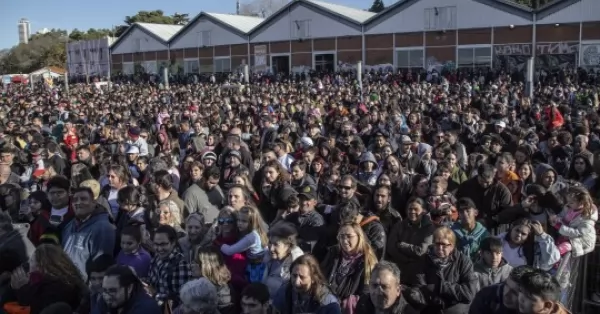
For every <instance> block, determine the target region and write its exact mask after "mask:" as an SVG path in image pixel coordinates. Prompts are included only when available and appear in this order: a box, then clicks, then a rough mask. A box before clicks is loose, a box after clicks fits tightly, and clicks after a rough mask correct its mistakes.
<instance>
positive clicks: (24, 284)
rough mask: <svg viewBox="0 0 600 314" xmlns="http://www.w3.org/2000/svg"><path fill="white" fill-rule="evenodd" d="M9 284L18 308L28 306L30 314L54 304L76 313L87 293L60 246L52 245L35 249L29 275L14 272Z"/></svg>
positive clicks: (79, 274) (75, 269) (79, 275)
mask: <svg viewBox="0 0 600 314" xmlns="http://www.w3.org/2000/svg"><path fill="white" fill-rule="evenodd" d="M10 284H11V287H12V288H13V289H14V290H15V291H16V292H17V298H18V302H19V304H21V305H24V306H29V308H30V313H31V314H39V313H41V312H42V311H43V310H44V309H45V308H46V307H47V306H49V305H51V304H53V303H56V302H65V303H67V304H68V305H70V306H71V308H73V309H76V308H78V307H79V305H80V303H81V301H82V300H83V298H84V297H85V296H86V294H87V291H88V289H87V285H86V284H85V281H84V280H83V277H82V276H81V273H80V272H79V270H78V269H77V267H76V266H75V265H74V264H73V262H71V259H70V258H69V257H68V256H67V254H65V252H64V251H63V250H62V248H61V247H60V246H57V245H53V244H41V245H40V246H38V247H37V249H36V250H35V252H34V254H33V256H31V259H30V260H29V273H27V272H26V270H25V269H24V268H23V267H19V268H17V270H15V271H13V273H12V275H11V278H10Z"/></svg>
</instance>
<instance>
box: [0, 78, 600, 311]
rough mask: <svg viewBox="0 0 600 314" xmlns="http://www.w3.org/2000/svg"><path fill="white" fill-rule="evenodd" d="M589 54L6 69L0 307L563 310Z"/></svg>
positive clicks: (596, 194) (599, 190)
mask: <svg viewBox="0 0 600 314" xmlns="http://www.w3.org/2000/svg"><path fill="white" fill-rule="evenodd" d="M585 73H586V72H585V71H559V72H556V73H555V74H552V75H549V74H547V75H546V76H544V77H543V80H538V82H537V83H536V84H535V85H534V86H533V87H532V88H533V91H532V94H533V97H529V96H528V91H526V90H525V89H526V85H525V84H524V82H523V81H522V80H520V78H522V77H523V75H519V74H517V75H507V74H506V73H503V72H501V71H491V70H476V71H475V70H472V69H468V70H458V71H456V70H454V71H449V72H447V73H437V72H433V73H426V75H420V74H416V73H412V72H410V71H398V72H397V73H380V72H370V73H365V75H363V80H362V82H358V81H357V78H356V75H355V74H353V73H304V74H296V75H289V76H287V75H262V76H259V75H254V76H253V77H252V78H250V83H240V82H238V81H237V80H236V79H234V76H231V75H230V76H222V77H219V78H218V79H215V77H214V76H213V77H209V78H208V79H206V80H203V79H201V80H198V79H196V82H193V83H179V82H171V83H170V84H169V86H168V87H167V86H165V85H163V84H157V83H155V81H153V82H141V81H138V82H135V83H132V82H130V81H128V80H127V78H125V77H120V79H119V80H113V82H112V84H111V85H108V86H107V87H102V88H100V89H99V88H97V87H96V86H95V85H87V84H72V85H71V86H70V88H69V90H68V92H67V90H66V89H63V88H62V87H61V86H55V87H52V88H51V87H48V86H34V87H33V88H32V87H31V86H20V85H7V86H1V87H2V91H3V94H2V98H1V99H0V209H1V212H0V302H1V305H2V310H0V312H2V311H3V312H4V313H7V314H21V313H29V314H40V313H44V314H71V313H78V314H90V313H91V314H108V313H111V314H113V313H118V314H161V313H162V314H171V313H177V314H218V313H220V314H235V313H244V314H271V313H281V314H301V313H317V314H337V313H344V314H354V313H357V314H364V313H375V314H384V313H385V314H401V313H405V314H410V313H423V314H466V313H470V314H483V313H485V314H507V313H520V314H565V313H570V307H571V304H570V301H569V300H570V297H569V295H570V293H569V291H572V290H573V289H575V287H576V286H577V283H578V282H579V279H578V278H577V276H576V274H577V273H578V269H579V267H580V264H581V261H582V259H583V258H584V256H586V255H587V254H590V253H592V252H594V249H595V247H596V239H597V237H596V234H597V230H600V229H597V225H596V223H597V220H598V210H597V207H596V205H595V204H596V203H597V201H598V200H599V199H600V177H599V176H598V174H600V155H597V154H596V153H597V152H599V151H600V116H599V115H598V109H599V106H600V101H599V95H598V93H599V90H598V87H599V86H598V85H597V84H596V82H595V81H594V80H593V77H592V76H590V75H584V74H585ZM237 78H239V76H237ZM359 83H360V84H359ZM598 292H600V291H598ZM595 297H599V298H600V294H598V295H597V296H595Z"/></svg>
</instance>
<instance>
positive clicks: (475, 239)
mask: <svg viewBox="0 0 600 314" xmlns="http://www.w3.org/2000/svg"><path fill="white" fill-rule="evenodd" d="M452 231H454V234H456V248H457V249H458V250H460V251H461V252H462V253H463V254H465V255H466V256H468V257H470V258H471V260H473V259H475V257H476V256H477V253H478V252H479V245H480V244H481V241H483V239H485V238H487V237H489V236H490V233H489V232H488V231H487V229H486V228H485V227H484V226H483V225H482V224H481V223H479V222H477V224H476V225H475V229H474V230H473V232H471V233H469V232H468V231H467V230H465V229H464V228H463V227H462V225H461V224H460V222H455V223H454V225H453V226H452Z"/></svg>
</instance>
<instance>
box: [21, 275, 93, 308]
mask: <svg viewBox="0 0 600 314" xmlns="http://www.w3.org/2000/svg"><path fill="white" fill-rule="evenodd" d="M41 276H42V278H40V279H36V280H35V281H30V282H29V283H28V284H26V285H25V286H23V287H21V288H20V289H19V290H18V291H17V299H18V301H19V304H21V305H25V306H29V307H30V311H31V312H30V313H31V314H39V313H41V312H42V311H43V310H44V309H45V308H46V307H48V306H49V305H51V304H53V303H57V302H65V303H67V304H69V305H70V306H71V308H74V309H76V308H77V307H79V304H80V303H81V300H82V299H83V297H84V294H85V291H81V287H77V286H72V285H68V284H66V283H64V282H62V281H60V280H59V279H55V278H50V277H46V276H43V275H41Z"/></svg>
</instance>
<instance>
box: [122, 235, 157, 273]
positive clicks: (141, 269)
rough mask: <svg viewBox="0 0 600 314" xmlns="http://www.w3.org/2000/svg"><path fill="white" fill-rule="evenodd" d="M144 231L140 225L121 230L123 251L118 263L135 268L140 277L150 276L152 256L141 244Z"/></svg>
mask: <svg viewBox="0 0 600 314" xmlns="http://www.w3.org/2000/svg"><path fill="white" fill-rule="evenodd" d="M141 243H142V231H141V229H140V227H139V226H127V227H125V228H124V229H123V231H122V232H121V252H119V255H118V256H117V264H119V265H125V266H129V267H131V268H133V270H135V273H136V274H137V275H138V277H139V278H146V277H148V271H149V269H150V261H151V260H152V256H150V253H148V252H147V251H146V250H144V248H142V246H141Z"/></svg>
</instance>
